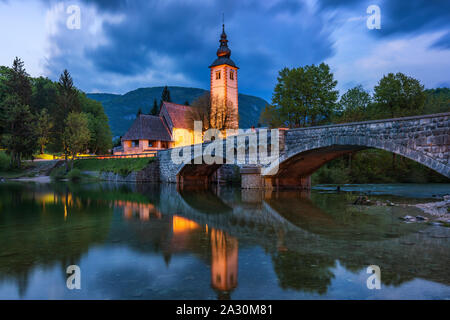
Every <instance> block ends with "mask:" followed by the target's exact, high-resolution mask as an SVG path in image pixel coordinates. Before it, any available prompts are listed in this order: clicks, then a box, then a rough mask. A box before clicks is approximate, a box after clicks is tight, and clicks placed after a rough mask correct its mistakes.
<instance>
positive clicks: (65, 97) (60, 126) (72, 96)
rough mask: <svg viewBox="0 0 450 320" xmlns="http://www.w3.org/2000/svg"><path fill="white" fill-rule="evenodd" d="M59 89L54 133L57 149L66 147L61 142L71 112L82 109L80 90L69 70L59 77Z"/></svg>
mask: <svg viewBox="0 0 450 320" xmlns="http://www.w3.org/2000/svg"><path fill="white" fill-rule="evenodd" d="M57 90H58V93H57V96H56V102H57V109H56V112H55V125H54V127H53V128H54V130H53V131H54V132H53V134H54V139H55V144H56V145H57V149H64V146H62V145H61V142H62V141H63V135H64V131H65V123H66V119H67V117H68V115H69V114H70V113H71V112H80V111H81V105H80V101H79V97H78V90H77V89H76V88H75V87H74V85H73V80H72V77H71V76H70V74H69V72H68V71H67V70H64V71H63V73H62V74H61V76H60V77H59V82H58V84H57Z"/></svg>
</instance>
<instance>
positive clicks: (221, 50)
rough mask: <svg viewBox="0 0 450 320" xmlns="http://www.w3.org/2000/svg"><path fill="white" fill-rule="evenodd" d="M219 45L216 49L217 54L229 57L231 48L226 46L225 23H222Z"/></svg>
mask: <svg viewBox="0 0 450 320" xmlns="http://www.w3.org/2000/svg"><path fill="white" fill-rule="evenodd" d="M219 42H220V47H219V49H217V56H218V57H219V58H220V57H225V58H230V56H231V50H230V48H228V40H227V34H226V33H225V24H223V25H222V34H221V35H220V40H219Z"/></svg>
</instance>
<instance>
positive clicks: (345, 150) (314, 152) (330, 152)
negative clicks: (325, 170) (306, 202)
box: [261, 135, 450, 182]
mask: <svg viewBox="0 0 450 320" xmlns="http://www.w3.org/2000/svg"><path fill="white" fill-rule="evenodd" d="M371 148H374V149H380V150H385V151H388V152H391V153H394V154H398V155H401V156H403V157H406V158H409V159H411V160H413V161H416V162H418V163H420V164H422V165H424V166H426V167H428V168H431V169H433V170H435V171H436V172H438V173H440V174H442V175H444V176H447V177H449V175H450V167H449V166H447V165H446V164H444V163H442V162H440V161H438V160H436V159H434V158H432V157H430V156H428V155H426V154H425V153H423V152H420V151H417V150H414V149H412V148H411V147H409V146H408V145H401V144H398V143H395V142H394V141H392V140H383V139H377V138H374V137H370V136H364V135H334V136H330V137H327V138H324V139H321V138H319V139H316V140H313V141H311V142H309V143H298V144H292V143H291V144H290V145H289V146H288V150H286V152H285V153H284V154H283V155H281V157H280V161H279V163H277V164H272V165H271V166H269V167H266V168H263V170H262V171H261V175H262V176H265V177H271V178H273V179H287V180H295V179H298V178H301V177H308V176H310V175H311V174H312V173H314V172H315V171H316V170H318V169H319V168H320V167H322V166H323V165H324V164H326V163H327V162H329V161H331V160H334V159H337V158H339V157H342V156H343V155H345V154H349V153H353V152H356V151H361V150H365V149H371ZM285 182H286V181H285Z"/></svg>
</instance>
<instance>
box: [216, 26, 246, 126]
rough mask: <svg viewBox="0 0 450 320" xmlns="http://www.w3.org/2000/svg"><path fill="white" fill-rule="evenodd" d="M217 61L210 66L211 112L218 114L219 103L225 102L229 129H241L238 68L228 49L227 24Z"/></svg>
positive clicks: (221, 37)
mask: <svg viewBox="0 0 450 320" xmlns="http://www.w3.org/2000/svg"><path fill="white" fill-rule="evenodd" d="M219 43H220V46H219V49H218V50H217V59H216V60H215V61H214V62H213V63H212V64H211V65H210V66H209V68H210V69H211V112H212V113H213V114H216V113H217V112H218V111H217V110H219V109H217V108H220V103H219V102H218V101H224V103H225V104H226V105H227V109H229V110H228V111H227V112H228V115H227V117H228V119H227V129H238V128H239V112H238V108H239V107H238V102H239V101H238V83H237V71H238V69H239V68H238V67H237V66H236V65H235V64H234V61H233V60H231V59H230V56H231V50H230V48H228V39H227V34H226V33H225V24H222V34H221V35H220V40H219Z"/></svg>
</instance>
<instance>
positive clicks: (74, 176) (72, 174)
mask: <svg viewBox="0 0 450 320" xmlns="http://www.w3.org/2000/svg"><path fill="white" fill-rule="evenodd" d="M82 176H83V175H82V174H81V171H80V170H79V169H77V168H74V169H72V170H70V171H69V173H68V174H67V178H68V179H69V180H70V181H78V180H80V179H81V178H82Z"/></svg>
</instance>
